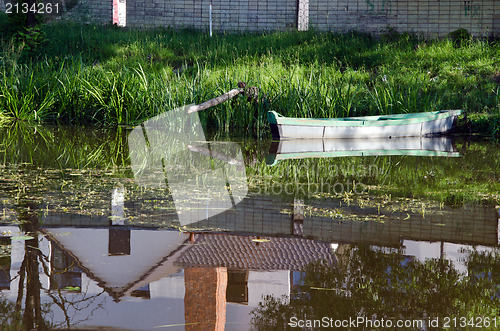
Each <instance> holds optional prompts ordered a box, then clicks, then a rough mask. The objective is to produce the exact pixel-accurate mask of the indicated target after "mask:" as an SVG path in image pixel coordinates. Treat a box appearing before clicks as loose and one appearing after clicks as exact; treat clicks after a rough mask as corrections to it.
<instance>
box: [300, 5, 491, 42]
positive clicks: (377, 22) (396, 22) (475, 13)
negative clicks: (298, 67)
mask: <svg viewBox="0 0 500 331" xmlns="http://www.w3.org/2000/svg"><path fill="white" fill-rule="evenodd" d="M309 10H310V13H309V15H310V23H309V24H310V26H313V27H315V28H316V29H318V30H330V31H350V30H358V31H363V32H369V33H378V32H380V31H383V30H386V29H387V28H392V29H395V30H396V31H398V32H414V33H420V34H424V35H428V36H443V35H446V34H448V33H449V32H451V31H454V30H456V29H460V28H463V29H467V30H468V31H469V32H471V33H472V34H474V35H489V34H490V33H492V32H494V33H496V34H498V33H500V1H495V0H466V1H457V0H310V3H309Z"/></svg>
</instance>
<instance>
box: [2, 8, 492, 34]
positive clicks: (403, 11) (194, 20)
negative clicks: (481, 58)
mask: <svg viewBox="0 0 500 331" xmlns="http://www.w3.org/2000/svg"><path fill="white" fill-rule="evenodd" d="M7 2H10V1H9V0H0V9H2V10H4V8H5V4H6V3H7ZM50 2H52V3H56V2H59V3H61V4H62V3H63V2H64V3H65V4H66V5H65V6H64V7H68V13H67V14H66V15H65V16H66V17H68V18H71V19H76V20H80V21H85V22H89V21H90V22H96V23H109V22H111V20H112V3H113V0H80V1H78V4H77V5H76V6H74V7H73V3H75V2H77V1H76V0H65V1H62V0H51V1H50ZM210 2H212V18H213V29H214V31H284V30H296V29H300V30H303V29H307V27H309V28H310V27H312V28H314V29H316V30H319V31H335V32H346V31H353V30H356V31H362V32H368V33H380V32H383V31H386V30H387V29H388V28H390V29H394V30H396V31H398V32H414V33H419V34H423V35H427V36H431V37H435V36H444V35H446V34H448V33H449V32H451V31H454V30H456V29H459V28H464V29H467V30H468V31H470V32H471V33H472V34H474V35H476V36H479V35H490V34H492V33H494V34H497V35H498V34H500V1H499V0H460V1H459V0H267V1H266V0H127V25H128V26H130V27H172V28H175V29H181V28H194V29H198V30H208V29H209V4H210ZM62 7H63V6H61V8H62Z"/></svg>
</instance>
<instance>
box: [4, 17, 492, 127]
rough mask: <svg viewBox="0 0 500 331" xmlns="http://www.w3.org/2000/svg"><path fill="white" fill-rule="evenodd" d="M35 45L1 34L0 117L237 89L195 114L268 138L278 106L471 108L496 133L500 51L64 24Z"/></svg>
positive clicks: (69, 113)
mask: <svg viewBox="0 0 500 331" xmlns="http://www.w3.org/2000/svg"><path fill="white" fill-rule="evenodd" d="M43 33H44V34H45V38H46V40H47V41H46V42H43V43H42V44H41V45H40V46H39V47H37V48H35V49H33V47H30V48H29V49H28V48H27V47H23V44H22V43H19V42H14V41H12V39H11V37H9V36H7V35H3V38H2V41H1V49H2V53H1V58H0V76H1V77H0V111H1V114H2V116H4V117H11V118H20V119H28V120H34V121H48V122H70V123H82V122H99V123H106V124H125V123H137V122H139V121H141V120H143V119H146V118H149V117H151V116H154V115H156V114H158V113H161V112H163V111H166V110H169V109H172V108H175V107H178V106H182V105H185V104H190V103H200V102H202V101H204V100H207V99H210V98H212V97H215V96H217V95H220V94H222V93H223V92H226V91H228V90H229V89H231V88H234V87H235V86H236V84H237V82H238V81H240V80H242V81H246V82H247V83H248V84H249V85H252V86H258V87H259V88H260V91H261V97H260V99H259V102H258V103H248V102H246V101H245V100H243V98H240V99H239V100H236V101H235V102H228V103H226V104H223V105H220V106H218V107H216V108H213V109H210V110H208V111H205V112H203V113H202V114H201V117H202V121H204V122H205V123H208V124H210V125H215V126H218V127H222V128H225V129H228V130H229V129H231V128H238V129H248V130H254V131H261V130H262V131H264V130H265V128H266V127H267V122H266V119H265V113H266V111H267V110H268V109H274V110H276V111H278V112H280V113H282V114H283V115H287V116H298V117H341V116H355V115H369V114H391V113H406V112H418V111H430V110H439V109H456V108H461V109H464V110H466V111H467V112H468V113H469V114H470V115H469V118H470V119H472V121H473V122H472V130H473V131H475V132H478V133H482V134H485V135H495V134H499V133H500V131H499V128H500V84H499V83H500V63H499V60H498V59H499V58H500V56H499V55H500V45H498V43H496V42H494V43H489V42H487V41H482V40H467V41H464V42H462V43H460V44H457V43H456V42H452V41H450V40H442V41H424V40H420V39H418V38H415V37H412V36H408V35H396V36H395V35H390V36H384V37H382V38H379V39H374V38H372V37H369V36H365V35H359V34H348V35H339V34H331V33H317V32H314V31H309V32H304V33H273V34H227V35H217V36H214V38H210V37H208V35H207V34H205V33H201V32H193V31H180V32H179V31H171V30H161V31H158V30H155V31H153V30H140V31H139V30H120V29H116V28H113V27H100V26H99V27H97V26H80V25H76V24H75V25H73V24H68V23H65V24H64V25H61V23H59V24H51V25H48V26H45V27H44V28H43Z"/></svg>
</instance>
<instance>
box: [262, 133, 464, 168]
mask: <svg viewBox="0 0 500 331" xmlns="http://www.w3.org/2000/svg"><path fill="white" fill-rule="evenodd" d="M377 155H381V156H382V155H411V156H446V157H458V156H460V154H459V153H458V152H457V150H456V148H455V144H454V139H453V137H450V136H425V137H407V138H374V139H288V140H280V141H273V143H272V144H271V147H270V149H269V153H268V156H267V159H266V162H267V164H268V165H275V164H276V163H277V162H278V161H280V160H287V159H303V158H317V157H346V156H377Z"/></svg>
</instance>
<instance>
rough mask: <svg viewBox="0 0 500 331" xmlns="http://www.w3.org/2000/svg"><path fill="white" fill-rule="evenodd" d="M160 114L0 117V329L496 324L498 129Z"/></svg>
mask: <svg viewBox="0 0 500 331" xmlns="http://www.w3.org/2000/svg"><path fill="white" fill-rule="evenodd" d="M177 120H178V117H176V118H175V119H172V118H170V117H168V116H165V117H159V118H155V119H153V120H150V121H147V122H145V123H143V124H142V125H139V126H137V127H135V128H126V127H121V128H118V129H89V128H84V127H52V126H38V127H34V126H29V125H25V124H22V123H14V124H9V125H7V126H4V127H1V128H0V156H1V160H0V188H1V190H0V224H1V225H0V248H1V250H0V308H1V309H0V322H1V323H2V325H4V326H7V325H9V326H11V327H14V326H18V327H23V328H31V329H33V328H38V329H44V328H64V329H67V328H74V329H79V330H90V329H97V328H110V329H116V330H157V329H160V330H161V329H166V330H200V329H203V330H209V329H210V330H212V329H214V330H215V329H217V330H223V329H225V330H247V329H259V330H269V329H294V328H309V329H321V328H330V327H331V328H335V327H343V328H344V329H383V328H393V329H396V328H398V329H401V328H405V329H416V330H427V329H434V328H438V329H440V328H445V327H450V328H467V327H468V328H473V327H478V326H481V327H486V328H492V329H495V328H496V329H499V328H500V317H499V306H500V304H499V303H500V237H499V233H500V223H499V210H498V204H499V202H500V198H499V194H498V192H499V188H500V164H499V163H500V162H498V160H500V146H499V145H498V143H496V142H494V141H487V140H471V139H468V138H465V137H455V138H444V137H437V138H432V139H431V138H412V139H399V140H398V139H392V140H378V141H376V140H372V141H370V142H369V143H366V141H361V142H353V141H342V140H336V141H319V142H318V141H288V142H281V143H276V142H274V143H271V141H270V140H269V139H257V138H249V137H244V138H242V137H241V134H239V135H236V136H231V135H225V134H221V133H218V132H213V133H205V131H203V130H202V129H200V127H199V126H197V125H193V121H192V119H190V118H183V119H182V121H179V123H181V124H175V123H177V122H176V121H177ZM165 121H166V122H167V123H169V124H168V125H166V124H165V123H166V122H165ZM190 121H191V122H190ZM186 122H188V123H189V125H186ZM172 123H174V124H172ZM195 124H196V123H195ZM166 127H167V128H166Z"/></svg>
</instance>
